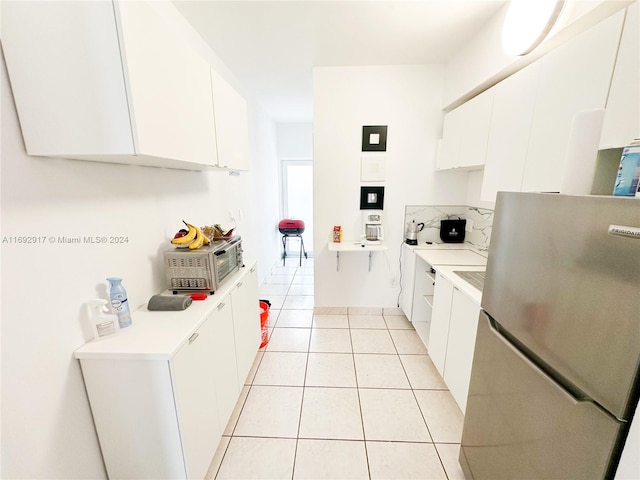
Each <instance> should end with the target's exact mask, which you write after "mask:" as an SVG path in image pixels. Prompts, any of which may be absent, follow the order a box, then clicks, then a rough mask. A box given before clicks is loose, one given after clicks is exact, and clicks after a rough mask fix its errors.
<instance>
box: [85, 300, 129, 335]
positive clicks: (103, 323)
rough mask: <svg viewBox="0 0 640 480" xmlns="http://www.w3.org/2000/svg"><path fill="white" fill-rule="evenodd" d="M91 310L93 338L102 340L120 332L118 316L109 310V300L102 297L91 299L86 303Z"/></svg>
mask: <svg viewBox="0 0 640 480" xmlns="http://www.w3.org/2000/svg"><path fill="white" fill-rule="evenodd" d="M85 305H86V306H87V309H88V310H89V319H90V320H91V330H92V331H93V340H94V341H95V340H102V339H104V338H109V337H113V336H115V335H117V334H118V331H119V330H120V327H119V325H118V316H117V315H114V314H113V313H110V312H109V309H108V308H107V301H106V300H103V299H101V298H96V299H93V300H89V301H87V302H86V303H85Z"/></svg>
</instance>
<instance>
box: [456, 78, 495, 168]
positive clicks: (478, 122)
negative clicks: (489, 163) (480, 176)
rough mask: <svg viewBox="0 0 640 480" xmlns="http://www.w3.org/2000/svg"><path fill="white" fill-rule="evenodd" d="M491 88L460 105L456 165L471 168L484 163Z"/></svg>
mask: <svg viewBox="0 0 640 480" xmlns="http://www.w3.org/2000/svg"><path fill="white" fill-rule="evenodd" d="M492 107H493V90H487V91H485V92H483V93H481V94H480V95H478V96H477V97H474V98H472V99H471V100H469V101H468V102H466V103H465V104H463V105H461V106H460V107H459V108H460V109H461V113H462V116H463V126H462V132H461V133H462V136H461V137H460V138H459V139H458V142H459V143H460V150H459V153H458V167H460V168H473V167H481V166H482V165H484V164H485V157H486V154H487V141H488V139H489V127H490V125H491V109H492Z"/></svg>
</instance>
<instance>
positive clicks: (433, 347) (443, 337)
mask: <svg viewBox="0 0 640 480" xmlns="http://www.w3.org/2000/svg"><path fill="white" fill-rule="evenodd" d="M452 298H453V284H452V283H451V282H450V281H449V280H447V279H446V278H444V277H443V276H442V275H440V274H439V273H436V285H435V288H434V292H433V313H432V314H431V331H430V332H429V345H428V349H429V356H430V357H431V360H432V361H433V364H434V365H435V366H436V368H437V369H438V372H439V373H440V376H442V377H444V366H445V360H446V356H447V342H448V341H449V317H450V316H451V300H452Z"/></svg>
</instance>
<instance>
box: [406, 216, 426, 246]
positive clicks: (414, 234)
mask: <svg viewBox="0 0 640 480" xmlns="http://www.w3.org/2000/svg"><path fill="white" fill-rule="evenodd" d="M423 228H424V223H416V221H415V220H413V221H412V222H411V223H407V229H406V231H405V232H404V238H405V240H404V241H405V243H406V244H407V245H418V232H421V231H422V229H423Z"/></svg>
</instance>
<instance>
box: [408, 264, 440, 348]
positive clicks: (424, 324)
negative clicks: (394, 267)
mask: <svg viewBox="0 0 640 480" xmlns="http://www.w3.org/2000/svg"><path fill="white" fill-rule="evenodd" d="M414 273H415V280H414V285H413V308H412V311H411V323H413V328H415V329H416V332H417V333H418V335H419V336H420V338H421V339H422V341H423V343H424V344H425V345H427V344H428V343H429V330H430V328H429V322H431V314H432V309H433V282H434V280H435V274H434V273H433V269H432V267H431V265H429V264H428V263H427V262H425V261H424V260H423V259H422V258H419V257H416V262H415V272H414Z"/></svg>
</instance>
